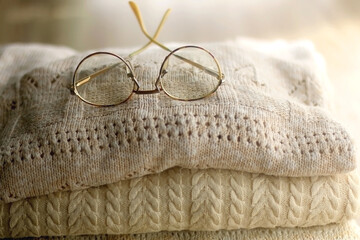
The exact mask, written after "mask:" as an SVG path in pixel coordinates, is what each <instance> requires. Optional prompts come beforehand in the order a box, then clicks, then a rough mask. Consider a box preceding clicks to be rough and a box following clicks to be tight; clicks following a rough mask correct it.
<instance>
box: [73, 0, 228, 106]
mask: <svg viewBox="0 0 360 240" xmlns="http://www.w3.org/2000/svg"><path fill="white" fill-rule="evenodd" d="M129 4H130V6H131V8H132V10H133V12H134V14H135V16H136V18H137V20H138V22H139V25H140V28H141V30H142V32H143V33H144V35H145V36H146V37H147V38H148V39H149V40H150V41H149V42H148V43H147V44H146V45H144V46H143V47H142V48H140V49H138V50H136V51H134V52H133V53H131V54H129V55H128V58H130V59H131V57H133V56H135V55H137V54H139V53H140V52H142V51H144V50H145V49H146V48H147V47H149V46H150V45H151V43H154V44H156V45H158V46H159V47H161V48H162V49H164V50H166V51H168V52H170V53H169V54H168V55H167V56H166V57H165V59H164V61H163V62H162V64H161V67H160V71H159V75H158V77H157V79H156V82H155V89H153V90H139V89H140V84H139V82H138V81H137V79H136V77H135V74H134V70H133V68H132V66H131V64H130V62H128V61H127V60H126V59H124V58H122V57H120V56H118V55H116V54H114V53H110V52H94V53H91V54H89V55H87V56H86V57H85V58H83V59H82V60H81V61H80V63H79V64H78V65H77V67H76V69H75V71H74V75H73V83H72V88H71V89H72V91H73V92H74V93H75V94H76V95H77V96H78V97H79V98H80V99H81V100H82V101H84V102H86V103H88V104H91V105H94V106H103V107H105V106H115V105H118V104H121V103H123V102H126V101H127V100H129V99H130V98H131V96H132V95H133V94H134V93H136V94H154V93H159V92H160V91H161V90H163V91H164V93H165V94H166V95H168V96H169V97H171V98H173V99H175V100H181V101H195V100H199V99H203V98H206V97H208V96H210V95H211V94H213V93H214V92H215V91H216V90H217V89H218V87H219V86H220V85H221V84H222V83H223V82H224V78H225V76H224V74H223V73H222V71H221V67H220V64H219V62H218V61H217V59H216V58H215V56H214V55H213V54H212V53H211V52H210V51H208V50H206V49H205V48H202V47H199V46H194V45H188V46H182V47H179V48H176V49H175V50H170V49H169V48H167V47H166V46H164V45H163V44H161V43H159V42H158V41H157V40H156V38H157V37H158V35H159V32H160V30H161V28H162V26H163V24H164V22H165V20H166V19H167V17H168V15H169V13H170V12H171V9H168V10H167V11H166V12H165V14H164V16H163V18H162V20H161V22H160V24H159V26H158V28H157V30H156V32H155V34H154V36H153V37H151V36H150V35H149V34H148V32H147V31H146V29H145V25H144V23H143V20H142V17H141V13H140V10H139V8H138V6H137V5H136V4H135V3H134V2H131V1H130V2H129ZM185 48H198V49H201V50H203V51H205V52H206V53H208V54H209V55H210V56H211V57H212V58H213V60H214V61H215V63H216V66H217V68H218V71H214V70H212V69H209V68H207V67H205V66H202V65H200V64H198V63H196V62H193V61H191V60H189V59H187V58H184V57H182V56H179V55H177V54H175V53H176V52H177V51H179V50H181V49H185ZM98 54H109V55H111V56H114V57H116V58H118V59H119V60H121V61H122V62H123V63H124V64H125V65H126V70H127V72H128V77H129V78H131V80H132V81H133V82H134V90H133V91H132V93H131V94H130V95H129V97H128V98H126V99H125V100H124V101H121V102H119V103H115V104H107V105H105V104H96V103H92V102H89V101H87V100H86V99H84V98H83V97H82V96H81V95H80V94H79V92H78V91H77V87H78V86H81V85H83V84H86V83H87V82H88V81H90V80H91V78H92V77H96V76H98V75H100V74H102V73H104V72H106V71H108V70H110V69H112V68H114V67H116V66H117V65H118V64H119V63H116V64H114V65H111V66H108V67H106V68H104V69H101V70H99V71H97V72H95V73H92V74H90V75H89V76H87V77H86V78H83V79H81V80H80V81H78V82H77V83H75V76H76V73H77V71H78V69H79V67H80V66H81V64H82V63H83V62H84V61H85V60H86V59H88V58H90V57H92V56H95V55H98ZM172 55H173V56H175V57H176V58H179V59H180V60H182V61H184V62H186V63H189V64H191V65H193V66H194V67H197V68H199V69H201V70H204V72H206V73H207V74H209V75H212V76H215V77H217V78H218V80H219V84H218V85H217V86H216V88H215V89H214V90H213V91H212V92H210V93H209V94H207V95H206V96H203V97H200V98H197V99H181V98H177V97H175V96H172V95H171V94H169V93H168V92H167V91H166V89H164V88H163V87H162V83H161V79H162V77H163V76H164V75H165V74H166V72H167V71H166V66H165V64H166V63H167V60H168V58H169V57H170V56H172ZM159 84H160V87H159Z"/></svg>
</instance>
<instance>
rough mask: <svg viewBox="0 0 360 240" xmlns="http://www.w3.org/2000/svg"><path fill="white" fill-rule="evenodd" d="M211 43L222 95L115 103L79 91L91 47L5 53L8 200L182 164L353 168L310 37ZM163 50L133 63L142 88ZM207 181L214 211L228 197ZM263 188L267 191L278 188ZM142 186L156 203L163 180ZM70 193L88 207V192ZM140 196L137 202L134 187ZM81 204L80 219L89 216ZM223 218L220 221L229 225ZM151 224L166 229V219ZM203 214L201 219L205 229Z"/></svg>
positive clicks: (1, 191)
mask: <svg viewBox="0 0 360 240" xmlns="http://www.w3.org/2000/svg"><path fill="white" fill-rule="evenodd" d="M173 46H175V45H173ZM173 46H171V47H173ZM176 46H178V45H176ZM204 47H206V48H208V49H209V50H210V51H211V52H213V53H214V54H215V55H216V57H217V58H218V60H219V62H220V63H221V66H222V68H223V72H224V74H225V75H226V82H225V83H224V84H223V85H222V86H220V88H219V89H218V91H217V92H216V93H215V94H214V95H213V96H211V97H209V98H206V99H203V100H199V101H192V102H183V101H175V100H172V99H170V98H169V97H167V96H165V94H155V95H141V96H140V95H139V96H134V97H133V98H132V99H131V100H130V101H128V102H126V103H124V104H121V105H119V106H115V107H108V108H96V107H93V106H90V105H87V104H85V103H83V102H82V101H81V100H80V99H78V98H77V97H76V96H75V95H71V94H70V90H69V87H70V85H71V80H72V74H73V70H74V67H75V66H76V64H77V63H78V62H79V61H80V59H81V58H82V57H83V56H84V54H79V53H76V52H75V51H72V50H69V49H64V48H56V47H53V48H51V47H48V46H47V47H43V46H38V45H30V46H29V47H26V46H24V45H9V46H4V47H2V48H0V66H1V69H0V70H1V71H0V86H1V90H0V92H1V95H0V171H1V175H0V199H1V200H3V201H4V202H13V201H17V200H20V199H24V198H26V197H33V196H40V195H44V194H49V193H52V192H58V191H65V190H80V189H85V188H88V187H91V186H100V185H105V184H109V183H113V182H117V181H120V180H124V179H132V178H135V177H139V176H144V175H147V174H151V173H159V172H162V171H164V170H166V169H170V168H172V167H174V166H180V167H184V168H197V169H199V168H201V169H204V168H215V169H232V170H238V171H246V172H253V173H264V174H268V175H278V176H307V177H308V176H316V175H331V174H338V173H345V172H349V171H351V170H353V169H354V168H355V154H354V149H353V146H352V142H351V140H350V138H349V136H348V133H347V132H346V131H345V130H344V129H343V127H342V126H341V125H340V124H338V123H337V122H335V121H334V120H333V119H332V118H331V117H330V116H329V114H328V113H327V112H326V110H325V107H326V104H325V103H326V101H325V100H326V97H325V93H324V92H325V91H324V89H323V88H322V87H323V82H326V79H324V68H323V63H322V60H321V59H320V58H319V56H318V54H317V53H316V52H315V50H314V49H313V47H312V46H311V45H310V44H308V43H306V42H305V43H294V44H288V43H282V44H269V46H268V48H269V49H271V50H269V51H264V52H263V53H260V52H258V51H257V50H256V48H251V47H249V46H248V45H244V44H242V43H240V42H228V43H217V44H205V45H204ZM111 51H112V52H114V53H117V54H119V55H121V56H126V54H128V53H129V52H130V50H126V49H120V50H119V49H114V50H111ZM278 52H281V54H279V53H278ZM22 53H23V54H22ZM48 53H50V54H49V55H48ZM165 55H166V52H164V51H163V50H161V49H159V48H151V49H149V50H148V51H147V52H144V53H143V54H141V55H139V56H136V57H134V58H133V59H132V64H133V65H134V71H135V73H136V74H137V77H138V79H139V81H140V83H141V85H142V86H146V87H149V86H151V85H152V84H153V79H154V78H153V77H152V76H154V77H155V76H156V75H157V73H158V69H159V67H160V64H161V60H162V59H163V57H164V56H165ZM10 56H11V57H10ZM10 58H11V59H10ZM10 60H11V61H10ZM18 61H19V64H13V62H18ZM34 61H35V64H34ZM175 70H176V69H175ZM184 77H186V76H184ZM305 86H306V87H305ZM44 116H46V117H44ZM209 156H211V157H209ZM202 179H206V180H207V181H208V184H209V188H210V189H211V190H212V191H213V192H212V193H210V192H206V194H205V193H204V191H203V190H204V189H201V188H198V189H196V190H195V189H194V190H193V196H192V197H193V198H194V199H196V197H199V206H195V205H194V206H193V208H192V211H194V213H195V212H196V211H197V210H196V209H197V208H202V207H204V206H212V209H213V211H214V212H219V211H221V209H222V208H223V206H222V205H218V204H217V203H218V202H204V201H203V202H201V201H202V200H201V199H203V198H205V197H206V196H208V195H209V194H210V195H213V196H214V197H215V198H219V197H221V196H220V195H219V185H218V184H221V183H217V182H216V181H217V180H216V179H214V178H213V176H212V175H211V174H209V175H204V176H202V175H201V176H199V179H194V181H196V180H199V181H202ZM264 183H265V184H269V188H270V190H267V191H268V194H270V192H271V191H272V190H271V189H272V188H273V187H275V185H276V184H277V183H274V184H275V185H274V186H273V185H272V184H273V183H271V184H270V183H268V182H264ZM134 184H135V183H134ZM254 184H257V183H254ZM155 185H156V184H155ZM155 185H154V186H155ZM141 187H142V190H143V191H144V192H143V193H141V194H140V193H138V194H140V195H143V196H147V197H149V201H150V198H151V197H153V198H154V199H156V198H157V195H158V192H157V190H156V189H158V188H157V187H155V188H153V189H150V188H147V187H146V185H144V184H143V183H141ZM277 187H279V186H277ZM94 194H95V193H94ZM197 194H198V195H197ZM204 194H205V195H204ZM234 194H235V193H234ZM259 194H260V192H259ZM72 197H74V201H79V202H87V200H86V199H87V197H88V196H82V195H79V196H78V195H73V196H72ZM132 197H134V200H136V199H137V195H136V194H135V193H134V194H133V195H132ZM280 197H281V196H280ZM78 198H80V199H81V200H80V199H78ZM259 200H263V199H259ZM267 201H269V202H268V203H269V204H271V206H270V208H269V209H268V210H267V211H266V214H269V215H273V216H274V217H276V216H277V215H278V212H277V211H278V210H276V207H275V206H276V204H277V202H278V199H273V200H267ZM138 203H139V204H140V205H139V206H141V207H142V208H144V209H146V211H148V212H149V213H150V212H152V213H156V212H158V209H159V205H158V204H159V203H154V204H155V205H152V204H153V202H151V203H150V202H149V203H146V202H143V201H140V202H138ZM134 204H135V203H134ZM96 209H97V207H96V205H90V204H89V205H88V207H87V208H86V209H84V210H83V211H84V214H85V215H84V216H87V218H88V219H83V220H84V222H87V223H89V224H90V225H89V227H90V226H91V225H93V224H95V223H94V222H93V221H95V222H96V221H98V220H96V219H93V218H92V217H91V216H92V212H96ZM72 210H73V211H74V212H72V213H74V214H75V215H74V220H75V219H78V217H80V216H83V215H81V214H80V213H78V214H80V215H78V214H77V211H80V210H78V209H75V208H74V209H72ZM233 210H235V209H233ZM236 211H237V210H236ZM134 212H136V211H135V210H134ZM253 214H254V216H255V215H257V213H256V212H254V213H253ZM261 214H262V213H261ZM76 216H78V217H76ZM138 217H139V218H136V216H134V217H133V221H134V222H132V224H133V225H132V226H133V227H134V228H137V227H141V224H140V222H142V221H143V220H141V219H140V216H138ZM199 217H200V215H199ZM213 217H214V218H212V223H211V225H212V226H218V225H221V224H223V222H224V221H225V220H224V219H220V218H219V216H215V215H214V216H213ZM330 217H331V216H330ZM80 218H83V217H80ZM141 218H143V216H142V217H141ZM137 220H140V222H138V221H137ZM147 220H149V223H151V226H152V227H153V229H158V228H159V221H158V217H157V215H155V216H154V218H153V219H151V220H150V219H147ZM199 220H201V221H202V219H200V218H199V219H196V217H195V216H193V220H192V221H194V224H195V223H196V224H195V225H197V223H198V222H199ZM273 220H274V221H278V220H277V217H276V218H275V219H273ZM109 221H110V220H109ZM235 222H236V221H235V220H234V223H235ZM74 223H75V222H74ZM114 223H115V222H114ZM254 225H256V223H255V222H254ZM72 227H73V228H74V231H75V232H77V230H76V229H77V227H76V225H73V226H72Z"/></svg>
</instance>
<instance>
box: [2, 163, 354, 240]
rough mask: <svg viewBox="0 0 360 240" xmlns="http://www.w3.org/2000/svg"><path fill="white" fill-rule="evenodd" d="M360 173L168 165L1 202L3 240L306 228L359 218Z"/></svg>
mask: <svg viewBox="0 0 360 240" xmlns="http://www.w3.org/2000/svg"><path fill="white" fill-rule="evenodd" d="M359 213H360V207H359V179H358V173H356V172H352V173H349V174H342V175H334V176H322V177H302V178H298V177H274V176H267V175H264V174H251V173H244V172H238V171H231V170H221V169H216V170H215V169H205V170H197V169H193V170H189V169H181V168H175V169H169V170H166V171H164V172H162V173H160V174H151V175H147V176H144V177H140V178H134V179H131V180H124V181H119V182H117V183H113V184H108V185H105V186H101V187H95V188H89V189H86V190H78V191H71V192H70V191H66V192H58V193H52V194H49V195H45V196H41V197H36V198H28V199H25V200H20V201H17V202H13V203H8V204H1V205H0V237H29V236H61V235H66V236H71V235H83V234H128V233H147V232H159V231H180V230H192V231H215V230H221V229H226V230H232V229H240V228H257V227H263V228H264V227H267V228H274V227H307V226H316V225H325V224H329V223H339V222H344V221H346V220H348V219H351V218H355V217H357V216H359Z"/></svg>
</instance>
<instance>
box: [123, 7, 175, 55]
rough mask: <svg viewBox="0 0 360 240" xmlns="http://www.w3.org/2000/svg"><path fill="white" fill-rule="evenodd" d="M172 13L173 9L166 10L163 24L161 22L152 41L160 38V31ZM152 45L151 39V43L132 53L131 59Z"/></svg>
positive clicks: (162, 20)
mask: <svg viewBox="0 0 360 240" xmlns="http://www.w3.org/2000/svg"><path fill="white" fill-rule="evenodd" d="M170 13H171V9H168V10H166V12H165V14H164V16H163V17H162V19H161V22H160V24H159V26H158V27H157V29H156V32H155V34H154V36H153V37H152V39H154V40H155V39H156V38H157V37H158V36H159V33H160V30H161V29H162V27H163V26H164V23H165V21H166V19H167V18H168V16H169V14H170ZM152 43H153V41H152V40H151V39H150V41H149V42H148V43H147V44H145V45H144V46H143V47H142V48H140V49H138V50H136V51H135V52H132V53H130V54H129V57H132V56H135V55H137V54H139V53H141V52H142V51H144V50H145V49H146V48H148V47H149V46H150V45H151V44H152Z"/></svg>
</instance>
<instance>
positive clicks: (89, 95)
mask: <svg viewBox="0 0 360 240" xmlns="http://www.w3.org/2000/svg"><path fill="white" fill-rule="evenodd" d="M129 73H131V70H130V69H129V67H128V66H127V65H126V64H125V62H124V61H123V60H121V59H120V58H119V57H117V56H115V55H112V54H110V53H96V54H93V55H90V56H88V57H86V58H85V59H84V60H83V61H82V62H81V63H80V65H79V66H78V68H77V70H76V72H75V76H74V88H75V92H77V93H78V95H79V96H80V97H81V98H82V99H83V100H84V101H85V102H88V103H90V104H94V105H99V106H109V105H116V104H119V103H122V102H124V101H126V100H127V99H128V98H129V97H130V96H131V94H132V93H133V90H134V84H135V82H134V81H133V80H132V79H131V77H129V75H128V74H129Z"/></svg>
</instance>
